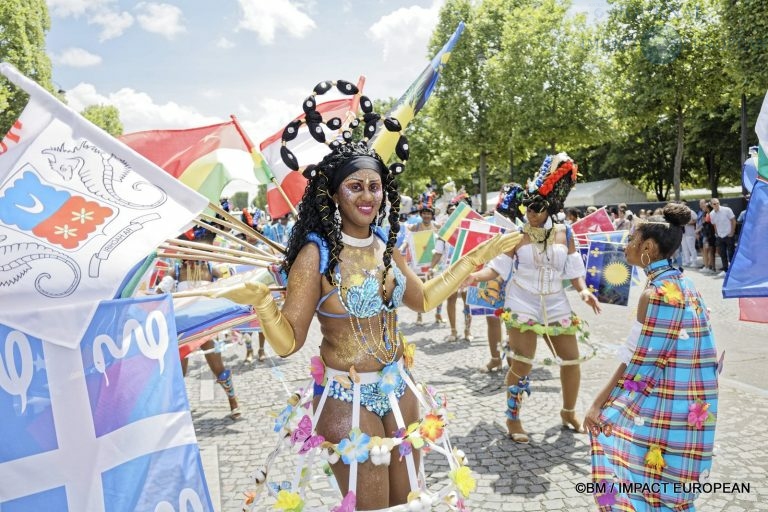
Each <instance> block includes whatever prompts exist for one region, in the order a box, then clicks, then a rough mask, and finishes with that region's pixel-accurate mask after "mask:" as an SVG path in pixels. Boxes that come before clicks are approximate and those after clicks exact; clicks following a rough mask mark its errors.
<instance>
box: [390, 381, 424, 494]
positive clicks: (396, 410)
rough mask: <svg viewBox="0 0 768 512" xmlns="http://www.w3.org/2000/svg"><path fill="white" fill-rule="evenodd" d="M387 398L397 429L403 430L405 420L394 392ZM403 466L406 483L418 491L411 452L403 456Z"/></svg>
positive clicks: (412, 489)
mask: <svg viewBox="0 0 768 512" xmlns="http://www.w3.org/2000/svg"><path fill="white" fill-rule="evenodd" d="M387 398H388V399H389V406H390V407H391V408H392V413H393V414H394V415H395V422H396V423H397V427H398V428H402V429H404V428H405V427H406V425H405V420H403V414H402V413H401V412H400V403H399V400H398V399H397V397H396V396H395V392H394V391H390V392H389V394H387ZM405 465H406V467H407V468H408V482H409V483H410V485H411V491H416V490H418V489H419V480H418V478H417V476H416V462H414V460H413V450H411V453H409V454H408V455H406V456H405Z"/></svg>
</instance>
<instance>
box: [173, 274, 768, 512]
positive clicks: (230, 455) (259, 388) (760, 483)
mask: <svg viewBox="0 0 768 512" xmlns="http://www.w3.org/2000/svg"><path fill="white" fill-rule="evenodd" d="M690 274H691V276H692V278H693V280H694V281H695V283H696V285H697V286H698V288H699V290H700V291H701V293H702V295H703V296H704V298H705V301H706V302H707V305H708V306H709V308H710V309H711V311H712V316H713V325H714V329H715V334H716V340H717V344H718V349H719V350H721V351H722V350H725V352H726V358H725V369H724V372H723V377H722V380H721V390H720V414H719V418H718V430H717V437H716V444H715V461H714V467H713V471H712V475H711V479H710V480H711V481H712V482H738V483H748V484H749V485H750V492H749V493H743V494H733V493H732V494H725V493H717V494H707V495H702V497H701V498H700V499H699V500H698V502H697V505H698V506H699V510H703V511H708V510H718V511H719V510H725V511H728V512H737V511H742V510H768V475H767V474H766V472H768V453H767V452H766V449H765V445H766V440H768V436H766V428H767V426H768V379H767V378H766V373H767V372H768V365H766V362H768V361H767V360H768V350H766V343H768V324H754V323H746V322H740V321H738V320H737V319H738V306H737V304H736V301H735V300H728V301H725V300H723V299H722V298H721V294H720V287H721V286H722V280H717V279H714V278H712V277H708V276H704V275H701V274H699V273H698V272H696V271H693V272H690ZM569 293H570V294H571V295H570V298H571V303H572V304H573V305H574V307H575V308H576V309H577V313H579V314H580V315H582V316H583V317H584V318H586V319H587V320H588V321H589V322H590V327H591V331H592V338H593V340H594V341H595V342H596V343H597V344H598V345H599V353H598V355H597V357H595V358H594V359H592V360H590V361H588V362H587V363H585V364H584V365H583V371H582V389H581V394H580V397H579V405H578V408H579V410H580V411H582V412H583V411H584V410H585V409H586V407H587V406H588V405H589V403H591V401H592V397H593V395H594V393H596V392H597V390H598V389H599V388H600V387H601V386H602V385H603V384H604V382H605V380H606V379H607V378H608V376H609V374H610V373H612V371H613V369H614V368H615V365H616V363H615V360H614V352H615V347H616V346H617V344H618V343H619V342H620V341H621V340H622V339H623V338H624V337H625V335H626V331H627V328H628V325H629V323H630V321H631V319H632V317H633V315H634V311H633V308H632V307H631V306H630V307H619V306H606V307H605V308H604V311H603V314H602V315H600V317H597V318H596V317H595V316H594V315H593V314H592V313H591V312H587V311H584V310H583V305H582V304H581V302H580V301H578V300H577V299H578V298H577V297H576V296H575V294H574V293H572V292H569ZM432 318H434V317H433V314H432V313H428V314H426V315H425V320H430V321H431V319H432ZM400 320H401V326H402V330H403V331H404V332H405V334H406V335H407V337H408V339H409V341H412V342H415V343H416V345H417V347H418V348H417V358H416V371H415V377H416V379H417V380H422V381H426V382H428V383H430V384H432V385H434V386H436V387H437V388H438V389H439V390H441V391H442V392H444V393H445V394H447V395H448V396H449V400H450V405H451V408H452V411H453V412H454V413H455V419H454V420H453V421H452V422H451V425H450V429H451V435H452V439H453V442H454V444H455V445H458V446H460V447H461V448H463V449H464V450H465V452H466V453H467V455H468V457H469V459H470V466H471V468H472V469H473V471H474V473H475V476H476V477H477V479H478V489H477V491H476V492H475V493H474V494H473V495H472V496H471V497H470V502H469V505H470V508H471V509H472V510H475V511H499V510H501V511H516V510H520V511H529V510H530V511H538V510H541V511H545V510H569V511H582V510H594V509H595V507H594V502H593V500H592V498H591V496H589V495H586V494H581V493H579V492H578V490H577V484H580V483H586V482H588V481H589V474H590V463H589V446H588V442H587V437H586V436H585V435H580V434H573V433H571V432H569V431H566V430H563V429H562V428H561V427H560V424H559V415H558V411H559V409H560V384H559V379H558V374H557V372H556V369H555V368H549V367H538V368H536V369H535V370H534V371H533V373H532V379H533V384H532V389H533V394H532V395H531V397H530V399H529V400H528V401H527V402H526V404H525V408H524V409H523V419H524V421H525V425H526V428H527V430H528V432H529V433H530V434H531V438H532V442H531V443H530V444H529V445H519V444H515V443H513V442H512V441H510V440H508V439H506V437H505V427H504V416H503V411H504V409H503V408H504V387H503V374H501V373H497V374H490V375H486V374H483V373H480V372H479V371H478V368H480V367H481V366H482V365H483V364H484V363H485V362H486V361H487V359H488V349H487V342H486V338H485V321H484V320H483V319H475V322H474V323H473V326H472V333H473V335H474V340H473V341H472V342H471V343H464V342H456V343H448V342H445V341H444V340H445V338H446V337H447V335H448V334H449V329H448V328H447V327H445V326H435V325H431V324H426V325H424V326H418V327H417V326H416V325H414V323H413V322H414V321H415V314H414V313H411V312H410V311H402V313H401V315H400ZM460 322H461V320H460ZM461 327H462V326H461V324H460V327H459V328H460V329H461ZM311 336H314V338H310V339H316V340H319V329H318V326H317V324H316V322H315V323H314V324H313V327H312V331H311ZM543 350H545V349H544V347H543V346H540V351H543ZM316 351H317V349H316V345H313V344H312V343H308V344H307V346H305V347H304V349H303V350H302V351H301V352H299V353H298V354H296V355H294V356H292V357H291V358H289V359H287V360H281V359H280V358H276V357H273V358H270V359H269V360H268V361H267V362H265V363H254V364H253V365H246V364H245V363H243V352H244V349H242V348H241V347H236V348H235V349H233V350H232V351H228V352H227V353H226V354H225V357H226V359H227V361H228V363H229V364H230V365H231V366H232V367H233V369H234V370H235V379H236V380H235V382H236V385H237V390H238V395H239V397H240V400H241V404H242V406H243V409H244V415H243V418H242V419H240V420H238V421H232V420H230V419H229V418H228V417H227V413H228V407H227V402H226V399H225V397H224V394H223V391H222V390H221V389H219V388H218V386H215V385H214V382H213V377H212V376H211V375H210V372H209V371H208V369H207V367H206V366H205V365H204V364H201V360H195V361H194V362H193V364H192V365H190V370H191V371H190V375H189V376H188V377H187V389H188V391H189V398H190V403H191V406H192V415H193V419H194V424H195V428H196V431H197V435H198V440H199V442H200V446H201V449H202V451H203V459H204V466H205V469H206V475H207V478H208V480H209V484H210V487H211V492H212V495H213V498H214V502H215V504H216V507H217V510H220V511H222V512H224V511H227V512H228V511H239V510H240V509H241V506H242V497H243V494H242V491H244V490H245V489H247V488H249V486H250V485H251V476H250V475H251V472H252V471H253V469H254V468H255V467H256V466H258V465H259V464H261V463H262V461H263V460H264V459H265V458H266V456H267V454H268V453H269V451H270V450H271V449H272V448H273V445H274V441H275V437H274V434H273V433H272V430H271V427H272V423H273V420H272V417H271V416H270V412H274V411H277V410H279V409H281V408H282V407H283V406H284V404H285V399H286V398H287V396H288V395H287V393H288V390H291V391H292V390H293V389H295V388H297V387H298V386H299V385H301V384H302V383H304V382H306V379H307V375H308V365H309V358H310V357H311V356H312V355H314V354H315V353H316ZM433 461H435V459H431V458H428V460H427V471H428V473H431V475H432V478H437V477H440V476H442V475H443V474H444V473H445V469H446V468H445V466H441V465H439V464H434V463H432V464H430V463H431V462H433ZM438 462H439V461H438ZM319 483H320V485H321V487H323V488H324V489H325V492H324V493H320V495H319V496H318V497H316V498H314V499H313V501H312V502H311V503H310V504H315V505H318V504H321V503H332V502H333V500H337V499H338V498H334V497H333V493H334V491H333V490H332V488H331V483H330V482H329V481H328V480H327V479H325V477H323V481H321V482H319Z"/></svg>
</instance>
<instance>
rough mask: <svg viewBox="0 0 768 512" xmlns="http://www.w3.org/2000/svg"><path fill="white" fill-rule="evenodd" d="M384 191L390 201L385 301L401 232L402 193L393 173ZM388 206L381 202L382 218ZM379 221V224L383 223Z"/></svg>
mask: <svg viewBox="0 0 768 512" xmlns="http://www.w3.org/2000/svg"><path fill="white" fill-rule="evenodd" d="M383 182H384V190H386V192H387V199H388V200H389V204H390V206H389V219H388V220H389V236H388V237H387V244H386V246H385V248H384V258H383V262H384V275H383V276H382V277H381V288H382V290H383V295H384V299H385V300H386V296H387V288H386V282H387V274H388V273H389V269H390V268H391V267H392V251H393V249H394V247H395V242H396V241H397V234H398V233H399V232H400V192H399V191H398V187H397V180H396V179H395V176H394V175H393V174H392V173H388V174H386V175H385V176H383ZM385 206H386V201H382V202H381V208H382V217H383V209H384V207H385ZM381 220H383V219H380V220H379V223H381Z"/></svg>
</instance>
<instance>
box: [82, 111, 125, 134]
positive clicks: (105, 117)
mask: <svg viewBox="0 0 768 512" xmlns="http://www.w3.org/2000/svg"><path fill="white" fill-rule="evenodd" d="M80 114H81V115H82V116H83V117H84V118H86V119H87V120H89V121H90V122H92V123H93V124H95V125H96V126H98V127H99V128H101V129H102V130H104V131H105V132H107V133H108V134H110V135H112V136H113V137H118V136H120V135H122V134H123V123H121V122H120V111H119V110H118V109H117V107H115V106H112V105H90V106H88V107H86V108H85V110H83V111H82V112H80Z"/></svg>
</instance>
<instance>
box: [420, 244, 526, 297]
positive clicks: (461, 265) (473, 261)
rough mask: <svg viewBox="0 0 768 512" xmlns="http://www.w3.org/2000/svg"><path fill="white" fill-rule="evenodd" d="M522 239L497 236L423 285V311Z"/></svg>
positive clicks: (448, 294) (448, 295)
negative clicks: (477, 269) (479, 267)
mask: <svg viewBox="0 0 768 512" xmlns="http://www.w3.org/2000/svg"><path fill="white" fill-rule="evenodd" d="M522 237H523V235H522V234H521V233H518V232H517V231H515V232H514V233H506V234H504V235H497V236H494V237H493V238H491V239H490V240H486V241H485V242H483V243H482V244H480V245H478V246H477V247H475V248H474V249H472V250H471V251H469V252H468V253H467V254H465V255H464V256H462V257H461V258H459V260H458V261H457V262H456V263H454V264H453V265H451V266H450V267H448V269H447V270H446V271H445V272H443V273H442V274H440V275H439V276H437V277H433V278H432V279H430V280H429V281H427V282H426V283H424V311H429V310H430V309H432V308H435V307H437V306H438V305H439V304H441V303H442V302H443V301H444V300H445V299H447V298H448V297H450V296H451V295H452V294H453V293H454V292H455V291H456V290H458V289H459V286H461V283H463V282H464V281H465V280H466V279H467V277H469V274H471V273H472V272H473V271H474V270H475V269H476V268H477V267H478V266H480V265H483V264H485V263H486V262H488V261H490V260H492V259H493V258H495V257H496V256H498V255H499V254H501V253H503V252H507V251H510V250H512V249H513V248H514V247H515V246H516V245H517V244H518V243H519V242H520V239H521V238H522Z"/></svg>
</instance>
